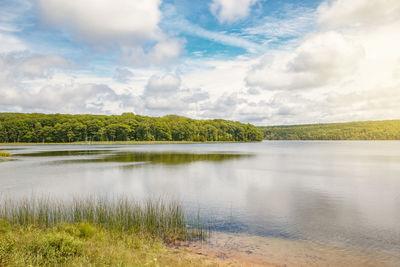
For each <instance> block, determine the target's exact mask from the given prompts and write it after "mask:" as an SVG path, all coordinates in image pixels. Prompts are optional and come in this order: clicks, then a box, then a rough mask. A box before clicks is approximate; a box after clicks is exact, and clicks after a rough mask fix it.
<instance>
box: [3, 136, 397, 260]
mask: <svg viewBox="0 0 400 267" xmlns="http://www.w3.org/2000/svg"><path fill="white" fill-rule="evenodd" d="M2 149H6V150H8V151H10V152H11V153H12V154H13V155H14V156H13V159H14V160H12V161H2V162H0V175H1V176H0V192H1V193H4V194H6V195H13V196H29V195H31V194H32V193H34V194H41V193H45V194H51V195H54V196H57V197H60V198H68V197H70V196H71V195H74V196H76V195H87V194H97V195H98V194H107V195H110V194H111V195H118V194H125V195H130V196H133V197H134V198H136V199H138V200H140V199H146V198H149V197H160V196H161V197H163V198H172V199H176V200H178V201H180V202H181V203H182V204H183V205H184V207H185V208H186V209H187V210H188V211H189V212H193V214H197V212H200V215H201V217H202V218H203V219H204V220H205V221H207V222H209V223H211V225H212V226H213V227H214V228H215V229H216V230H218V231H222V232H225V233H226V232H228V233H229V232H230V233H242V234H248V235H252V236H259V237H268V238H279V239H285V240H295V241H299V240H307V241H312V242H318V243H321V244H327V245H329V246H336V247H339V248H343V249H347V248H350V247H351V248H354V247H355V248H359V249H362V250H365V251H384V252H385V253H388V254H390V255H392V256H393V257H394V258H395V261H396V259H398V260H399V261H398V263H400V258H397V257H399V255H400V142H283V141H277V142H262V143H239V144H229V143H225V144H171V145H122V146H118V145H110V146H104V145H102V146H94V145H93V146H80V145H76V146H75V145H74V146H14V147H2ZM391 261H392V263H393V258H391Z"/></svg>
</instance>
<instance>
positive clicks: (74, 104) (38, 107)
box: [0, 53, 134, 113]
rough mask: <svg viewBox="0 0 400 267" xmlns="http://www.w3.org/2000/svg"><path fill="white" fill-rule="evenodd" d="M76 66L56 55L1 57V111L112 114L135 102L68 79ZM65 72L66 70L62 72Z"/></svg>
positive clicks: (10, 55) (88, 84)
mask: <svg viewBox="0 0 400 267" xmlns="http://www.w3.org/2000/svg"><path fill="white" fill-rule="evenodd" d="M71 67H73V64H72V63H71V62H70V61H68V60H66V59H65V58H63V57H60V56H57V55H31V54H28V53H12V54H7V55H2V56H0V109H1V110H3V111H12V112H16V111H20V112H64V113H87V112H90V113H113V112H115V110H118V109H120V110H121V109H123V108H124V107H125V106H128V105H131V106H133V103H129V101H134V97H133V96H131V95H118V94H116V93H115V92H114V91H113V90H112V89H111V88H110V87H108V86H107V85H104V84H94V83H80V82H76V81H75V79H74V78H75V77H74V75H71V76H68V79H60V78H59V77H58V78H57V77H56V76H65V73H64V71H65V69H66V68H71ZM63 69H64V70H63Z"/></svg>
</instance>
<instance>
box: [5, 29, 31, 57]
mask: <svg viewBox="0 0 400 267" xmlns="http://www.w3.org/2000/svg"><path fill="white" fill-rule="evenodd" d="M26 49H27V47H26V45H25V44H24V43H23V42H22V41H21V40H19V39H18V38H16V37H14V36H13V35H11V34H6V33H1V32H0V53H9V52H12V51H23V50H26Z"/></svg>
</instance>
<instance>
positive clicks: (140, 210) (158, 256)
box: [0, 197, 206, 266]
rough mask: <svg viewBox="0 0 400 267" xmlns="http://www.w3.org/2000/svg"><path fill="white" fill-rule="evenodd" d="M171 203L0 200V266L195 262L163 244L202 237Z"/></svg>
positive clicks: (172, 264) (199, 263)
mask: <svg viewBox="0 0 400 267" xmlns="http://www.w3.org/2000/svg"><path fill="white" fill-rule="evenodd" d="M195 226H196V227H192V228H190V229H189V227H188V221H187V218H185V215H184V213H183V210H182V208H181V207H180V205H179V204H177V203H175V202H170V203H168V204H166V203H164V202H162V201H161V200H159V201H146V202H143V203H139V202H134V201H130V200H129V199H128V198H126V197H123V198H118V199H107V198H86V199H80V198H76V199H74V200H72V201H61V200H54V199H49V198H34V197H32V198H29V199H22V200H11V199H3V200H2V202H1V204H0V266H28V265H29V266H32V265H33V266H83V265H86V266H88V265H91V266H110V265H113V266H115V265H118V266H126V265H127V266H145V265H147V266H158V265H159V264H161V265H170V266H188V265H193V264H194V265H198V266H201V265H202V264H201V263H202V262H201V261H200V259H198V258H197V259H193V258H190V257H186V256H185V255H184V253H183V252H181V251H172V249H170V248H168V247H167V246H166V244H173V243H175V242H177V241H184V240H191V239H203V238H204V237H205V233H206V232H205V230H204V229H203V228H202V227H201V225H200V223H196V225H195Z"/></svg>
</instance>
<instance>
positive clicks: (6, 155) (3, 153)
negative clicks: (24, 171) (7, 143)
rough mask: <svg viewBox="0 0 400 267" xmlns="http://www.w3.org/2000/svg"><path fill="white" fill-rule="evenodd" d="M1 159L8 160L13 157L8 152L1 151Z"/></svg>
mask: <svg viewBox="0 0 400 267" xmlns="http://www.w3.org/2000/svg"><path fill="white" fill-rule="evenodd" d="M0 157H4V158H8V157H11V153H10V152H7V151H0Z"/></svg>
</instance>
